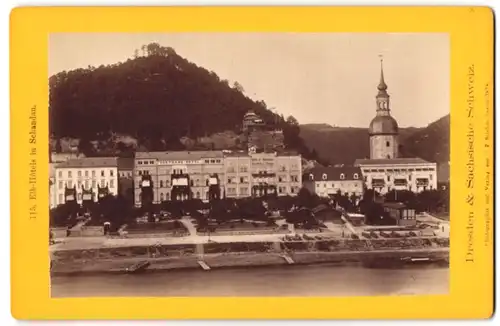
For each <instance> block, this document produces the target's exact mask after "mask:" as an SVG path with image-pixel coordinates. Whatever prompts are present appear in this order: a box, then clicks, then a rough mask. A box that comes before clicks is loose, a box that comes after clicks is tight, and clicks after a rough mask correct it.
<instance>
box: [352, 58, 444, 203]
mask: <svg viewBox="0 0 500 326" xmlns="http://www.w3.org/2000/svg"><path fill="white" fill-rule="evenodd" d="M377 89H378V94H377V96H376V116H375V118H373V120H372V121H371V123H370V127H369V129H368V131H369V135H370V159H360V160H356V162H355V163H354V165H355V166H356V167H359V168H360V169H361V173H362V174H363V180H364V182H365V185H366V188H368V189H374V190H376V191H378V192H379V193H382V194H385V193H387V192H388V191H391V190H409V191H413V192H421V191H424V190H431V189H436V188H437V168H436V163H431V162H427V161H425V160H423V159H421V158H399V157H398V154H399V152H398V151H399V142H398V136H399V129H398V123H397V122H396V120H395V119H394V118H393V117H392V116H391V110H390V97H389V94H388V93H387V84H386V83H385V79H384V70H383V66H382V65H381V71H380V82H379V85H378V87H377Z"/></svg>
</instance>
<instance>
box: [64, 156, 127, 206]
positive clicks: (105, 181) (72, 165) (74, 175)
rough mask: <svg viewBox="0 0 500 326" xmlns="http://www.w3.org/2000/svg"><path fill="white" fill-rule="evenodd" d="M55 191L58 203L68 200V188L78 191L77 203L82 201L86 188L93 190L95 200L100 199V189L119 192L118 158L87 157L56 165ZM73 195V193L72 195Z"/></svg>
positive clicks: (112, 193)
mask: <svg viewBox="0 0 500 326" xmlns="http://www.w3.org/2000/svg"><path fill="white" fill-rule="evenodd" d="M54 188H55V190H54V193H55V195H56V196H55V202H56V205H61V204H64V203H65V202H66V200H67V198H66V193H67V190H74V191H75V192H76V201H77V203H79V204H81V203H82V200H83V198H82V193H83V192H84V190H85V191H86V192H88V191H89V190H91V191H92V196H93V198H92V199H93V200H94V201H97V200H98V192H99V190H100V189H105V188H107V192H108V193H109V194H111V195H114V196H116V195H117V194H118V159H117V158H116V157H85V158H78V159H70V160H68V161H66V162H62V163H59V164H57V165H56V167H55V180H54ZM72 196H73V195H72Z"/></svg>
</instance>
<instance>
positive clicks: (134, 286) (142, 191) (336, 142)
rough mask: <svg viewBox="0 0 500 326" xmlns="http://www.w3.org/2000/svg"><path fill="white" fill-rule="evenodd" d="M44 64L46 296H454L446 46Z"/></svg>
mask: <svg viewBox="0 0 500 326" xmlns="http://www.w3.org/2000/svg"><path fill="white" fill-rule="evenodd" d="M48 50H49V53H48V84H49V85H48V91H49V150H50V153H49V159H50V161H49V207H48V209H49V210H50V224H49V230H47V231H48V233H49V234H48V235H49V253H48V255H49V260H50V271H48V272H49V273H50V294H51V297H53V298H64V297H206V296H220V297H248V296H253V297H255V296H259V297H263V296H268V297H271V296H272V297H280V296H281V297H339V296H397V295H431V294H448V293H449V272H450V271H449V254H450V178H449V176H450V41H449V35H448V34H446V33H277V32H273V33H250V32H248V33H236V32H231V33H52V34H50V35H49V38H48ZM44 76H45V75H44ZM44 161H45V159H44ZM44 175H45V173H44ZM43 197H44V198H46V197H45V195H44V196H43ZM45 209H46V208H45V207H44V208H43V210H45ZM43 232H46V231H45V227H44V231H43ZM44 252H45V249H44Z"/></svg>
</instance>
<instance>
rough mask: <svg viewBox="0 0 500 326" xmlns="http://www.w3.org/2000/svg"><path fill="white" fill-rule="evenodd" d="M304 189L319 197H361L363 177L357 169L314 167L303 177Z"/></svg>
mask: <svg viewBox="0 0 500 326" xmlns="http://www.w3.org/2000/svg"><path fill="white" fill-rule="evenodd" d="M302 179H303V184H304V188H306V189H307V190H309V192H311V193H314V194H317V195H318V196H320V197H332V196H334V195H336V194H338V193H339V192H340V194H341V195H345V194H347V195H349V196H352V195H355V196H361V195H362V194H363V175H362V174H361V169H360V168H359V167H352V166H342V167H314V168H312V169H309V170H306V171H305V173H304V176H303V178H302Z"/></svg>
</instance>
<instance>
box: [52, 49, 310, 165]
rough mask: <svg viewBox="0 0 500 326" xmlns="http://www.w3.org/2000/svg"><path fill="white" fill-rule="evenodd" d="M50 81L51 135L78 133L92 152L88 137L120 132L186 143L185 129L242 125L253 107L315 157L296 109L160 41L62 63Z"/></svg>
mask: <svg viewBox="0 0 500 326" xmlns="http://www.w3.org/2000/svg"><path fill="white" fill-rule="evenodd" d="M49 87H50V96H49V119H50V131H51V136H52V137H53V139H62V138H75V139H79V140H80V144H79V148H80V150H82V151H83V152H92V150H93V148H95V147H96V146H91V145H90V143H96V142H100V145H99V146H100V147H99V148H101V149H102V150H103V151H104V150H105V147H106V146H107V145H109V144H107V142H108V141H109V139H111V138H112V137H114V136H115V135H126V136H128V137H133V138H134V139H135V140H137V144H138V147H140V148H143V149H147V150H151V151H155V150H179V149H184V148H185V145H184V143H182V142H181V141H180V140H181V139H183V138H184V139H185V138H186V137H187V138H189V139H200V138H203V137H207V136H210V135H212V134H216V133H224V132H234V133H239V132H240V130H241V124H242V118H243V116H244V114H245V113H246V112H247V111H248V110H253V111H254V112H255V113H257V114H258V115H259V116H260V117H261V118H262V119H263V120H264V121H265V122H266V123H267V124H268V125H274V126H275V127H276V128H280V129H282V130H283V133H284V136H285V146H286V148H288V149H293V150H297V151H298V152H300V153H301V154H302V155H303V156H304V157H307V158H314V153H312V152H311V151H309V150H308V148H307V147H306V146H305V145H304V143H303V141H302V139H301V138H300V136H299V133H300V127H299V123H298V122H297V120H296V119H295V118H294V117H292V116H289V117H287V118H285V117H284V116H283V115H278V114H276V113H274V112H273V111H272V109H271V108H268V107H267V105H266V103H265V102H264V101H255V100H253V99H251V98H250V97H248V96H246V95H245V92H244V88H243V86H242V85H240V84H239V83H237V82H234V83H233V84H230V83H229V82H228V81H227V80H224V79H221V78H220V77H219V76H218V75H217V74H216V73H215V72H213V71H209V70H207V69H205V68H203V67H200V66H197V65H196V64H195V63H193V62H190V61H188V60H186V59H185V58H183V57H182V56H181V55H179V54H177V53H176V52H175V50H174V49H173V48H170V47H163V46H161V45H159V44H157V43H151V44H148V45H145V46H142V47H141V49H137V50H136V51H135V52H134V54H133V57H132V58H130V59H128V60H127V61H125V62H120V63H116V64H112V65H101V66H99V67H93V66H89V67H87V68H85V69H83V68H82V69H76V70H71V71H62V72H60V73H58V74H56V75H53V76H51V77H50V79H49ZM122 147H123V145H122ZM122 149H123V148H122ZM87 154H91V155H92V154H96V153H87Z"/></svg>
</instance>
